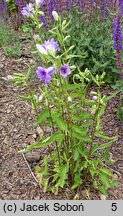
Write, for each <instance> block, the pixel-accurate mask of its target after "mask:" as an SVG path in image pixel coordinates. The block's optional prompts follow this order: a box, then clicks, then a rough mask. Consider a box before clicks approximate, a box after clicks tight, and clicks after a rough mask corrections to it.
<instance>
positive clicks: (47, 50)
mask: <svg viewBox="0 0 123 216" xmlns="http://www.w3.org/2000/svg"><path fill="white" fill-rule="evenodd" d="M36 47H37V49H38V51H39V52H40V53H42V54H45V55H48V54H52V53H53V54H54V53H55V52H56V51H60V47H59V45H58V43H57V42H56V41H55V40H54V39H53V38H52V39H51V40H48V41H45V42H44V43H43V44H41V45H40V44H36Z"/></svg>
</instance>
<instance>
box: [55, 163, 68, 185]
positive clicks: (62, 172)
mask: <svg viewBox="0 0 123 216" xmlns="http://www.w3.org/2000/svg"><path fill="white" fill-rule="evenodd" d="M57 171H58V173H57V175H58V178H59V179H58V182H57V183H56V185H55V187H61V188H63V187H64V185H65V183H66V179H67V176H68V164H67V163H66V164H64V165H62V166H61V167H58V168H57Z"/></svg>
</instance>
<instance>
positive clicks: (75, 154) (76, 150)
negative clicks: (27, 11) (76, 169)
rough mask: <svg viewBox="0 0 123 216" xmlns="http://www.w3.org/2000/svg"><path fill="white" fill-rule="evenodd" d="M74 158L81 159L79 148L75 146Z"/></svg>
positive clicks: (75, 159)
mask: <svg viewBox="0 0 123 216" xmlns="http://www.w3.org/2000/svg"><path fill="white" fill-rule="evenodd" d="M73 159H74V161H77V160H78V159H79V151H78V148H74V150H73Z"/></svg>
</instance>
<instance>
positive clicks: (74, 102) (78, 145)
mask: <svg viewBox="0 0 123 216" xmlns="http://www.w3.org/2000/svg"><path fill="white" fill-rule="evenodd" d="M53 16H54V19H55V27H54V28H53V29H52V30H51V31H50V33H51V35H52V37H54V38H57V42H58V43H57V42H56V41H55V40H54V39H51V40H49V41H45V42H44V43H43V44H36V47H37V49H38V53H39V55H40V57H41V60H42V61H43V62H44V63H43V67H38V70H37V75H38V77H39V78H40V80H41V81H43V83H42V85H39V87H38V92H40V98H41V101H40V99H39V98H38V97H37V96H36V92H37V89H36V88H35V89H31V88H30V74H31V70H30V69H29V70H28V73H27V74H26V75H23V74H15V75H14V77H13V81H14V82H15V83H16V84H17V85H19V86H21V85H22V86H25V87H26V88H27V94H26V95H25V96H22V97H21V98H23V99H25V100H29V101H31V103H32V107H33V109H34V110H35V113H36V115H37V121H36V122H35V125H40V126H41V129H42V134H41V136H40V140H39V141H37V142H34V143H32V144H31V145H30V146H27V147H26V148H25V149H23V150H21V151H20V153H26V152H28V151H32V150H33V149H37V148H44V147H48V151H47V154H46V155H45V156H44V158H43V162H42V164H41V165H40V166H36V167H35V171H36V172H37V173H38V176H39V177H40V184H42V185H43V186H44V191H48V190H49V191H52V192H54V193H58V191H59V188H63V187H65V186H67V185H69V186H70V187H71V189H72V190H74V189H76V188H78V187H79V186H82V185H83V186H85V185H86V182H87V181H89V182H90V187H92V186H93V187H95V188H96V189H98V190H100V191H101V192H102V193H104V194H105V195H106V196H107V195H108V193H107V189H108V188H110V187H113V186H115V185H116V184H117V182H116V181H115V180H116V179H115V178H116V176H115V175H114V174H113V173H112V172H111V170H110V168H108V164H110V163H111V158H110V156H109V152H110V146H111V145H112V143H113V142H114V141H116V140H117V137H108V136H107V135H106V134H104V132H102V131H101V126H102V121H101V117H102V115H103V114H104V112H105V108H106V105H107V102H108V100H109V99H111V98H112V97H113V96H114V95H115V94H114V95H111V96H105V95H102V93H101V85H102V84H103V83H104V81H103V80H104V76H105V73H103V74H102V75H100V76H99V75H96V77H94V76H93V74H92V73H91V72H90V70H88V69H85V70H84V71H81V70H80V68H79V65H78V66H77V68H76V71H77V73H76V74H74V75H73V84H69V81H68V77H69V75H70V74H71V73H72V71H73V70H75V66H74V65H71V62H72V58H74V57H77V56H75V55H74V54H72V53H73V52H74V46H73V45H71V46H70V47H69V48H67V46H66V44H68V41H69V40H70V37H69V35H68V26H69V25H70V23H71V21H69V22H67V21H66V20H64V21H62V20H61V18H60V17H59V16H58V14H57V13H56V12H55V11H54V12H53ZM91 80H93V82H94V83H95V84H96V85H97V87H98V90H97V91H96V92H93V91H92V92H91V94H92V98H91V99H89V98H88V92H89V90H88V87H89V85H90V82H91ZM39 107H41V108H42V111H41V112H40V111H39ZM47 126H48V127H49V128H50V132H49V134H47V132H46V128H47ZM99 138H100V139H101V140H102V142H99V141H98V140H99Z"/></svg>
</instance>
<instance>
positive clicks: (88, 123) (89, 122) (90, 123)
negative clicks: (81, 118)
mask: <svg viewBox="0 0 123 216" xmlns="http://www.w3.org/2000/svg"><path fill="white" fill-rule="evenodd" d="M92 124H93V121H87V122H83V123H82V127H89V126H91V125H92Z"/></svg>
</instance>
